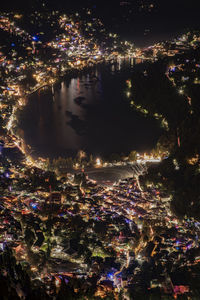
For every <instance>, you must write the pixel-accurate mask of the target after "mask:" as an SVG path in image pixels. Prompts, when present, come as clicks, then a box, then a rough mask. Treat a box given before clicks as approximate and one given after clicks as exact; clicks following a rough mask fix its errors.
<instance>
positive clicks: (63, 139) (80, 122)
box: [21, 60, 161, 158]
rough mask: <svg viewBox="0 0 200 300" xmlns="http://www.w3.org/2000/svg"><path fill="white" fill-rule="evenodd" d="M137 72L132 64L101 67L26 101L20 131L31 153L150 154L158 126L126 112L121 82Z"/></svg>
mask: <svg viewBox="0 0 200 300" xmlns="http://www.w3.org/2000/svg"><path fill="white" fill-rule="evenodd" d="M136 68H142V65H141V64H137V65H135V61H133V60H130V61H118V62H117V63H115V64H113V65H101V66H98V67H95V68H94V69H92V70H91V71H90V72H88V73H86V74H84V75H82V76H79V77H78V78H73V79H70V80H68V81H65V82H64V81H63V82H62V83H61V86H60V87H57V88H55V89H54V90H52V91H51V90H50V89H49V90H45V91H44V90H40V91H39V92H37V93H35V94H34V95H32V96H31V97H30V98H29V100H28V104H27V105H26V107H25V108H24V110H23V114H22V120H21V127H22V129H23V130H24V138H25V141H26V142H27V143H28V144H29V145H31V146H32V148H33V153H34V154H35V155H40V156H44V157H51V158H52V157H58V156H67V155H73V154H76V153H77V151H78V150H79V149H82V150H85V151H86V152H88V153H92V154H95V155H103V156H109V155H110V154H111V153H125V154H126V153H128V152H130V151H131V150H137V151H140V152H143V151H147V150H150V149H151V148H152V147H153V146H154V145H155V143H156V141H157V139H158V137H159V136H160V134H161V129H160V128H159V125H158V123H157V122H156V121H155V120H152V119H151V118H146V117H143V116H142V115H141V114H140V113H138V112H136V111H134V110H133V109H131V108H130V106H129V103H128V101H127V96H126V80H127V79H129V78H131V72H133V71H134V70H136Z"/></svg>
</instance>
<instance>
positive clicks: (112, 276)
mask: <svg viewBox="0 0 200 300" xmlns="http://www.w3.org/2000/svg"><path fill="white" fill-rule="evenodd" d="M107 277H108V279H110V280H111V281H113V279H114V274H113V273H109V274H108V275H107Z"/></svg>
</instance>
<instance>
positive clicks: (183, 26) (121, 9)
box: [0, 0, 200, 44]
mask: <svg viewBox="0 0 200 300" xmlns="http://www.w3.org/2000/svg"><path fill="white" fill-rule="evenodd" d="M42 2H43V0H17V1H16V0H7V1H4V2H3V3H1V5H0V6H1V8H2V9H4V8H7V9H19V8H22V9H23V10H24V9H27V10H31V9H32V7H33V5H34V6H35V5H36V3H40V4H41V3H42ZM44 2H46V3H48V6H51V8H55V9H57V8H59V9H60V10H61V11H63V12H68V11H69V10H70V9H77V8H78V9H80V8H83V7H89V8H92V9H93V11H94V13H95V14H96V15H97V16H98V17H100V18H101V19H103V21H104V23H105V24H106V26H107V27H108V28H109V29H111V30H112V31H115V32H118V33H120V35H121V36H122V38H124V39H127V38H128V39H133V40H135V41H136V43H138V44H144V41H145V43H146V44H150V43H152V42H153V41H156V40H160V39H161V40H162V39H165V38H169V37H174V36H175V35H176V34H179V33H182V32H184V31H186V30H187V29H200V21H199V20H200V19H199V8H200V3H199V2H200V1H199V0H187V1H186V0H82V1H80V0H79V1H78V0H48V1H47V0H44ZM127 2H128V3H127ZM142 4H143V5H151V4H153V5H154V8H153V9H152V11H151V12H148V10H147V9H142V10H141V9H140V7H141V5H142Z"/></svg>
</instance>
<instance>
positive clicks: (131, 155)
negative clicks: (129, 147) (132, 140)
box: [128, 151, 137, 161]
mask: <svg viewBox="0 0 200 300" xmlns="http://www.w3.org/2000/svg"><path fill="white" fill-rule="evenodd" d="M128 158H129V160H130V161H136V160H137V152H136V151H131V152H130V153H129V156H128Z"/></svg>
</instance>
